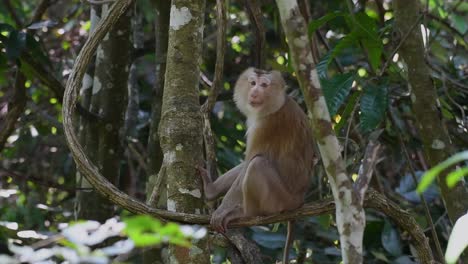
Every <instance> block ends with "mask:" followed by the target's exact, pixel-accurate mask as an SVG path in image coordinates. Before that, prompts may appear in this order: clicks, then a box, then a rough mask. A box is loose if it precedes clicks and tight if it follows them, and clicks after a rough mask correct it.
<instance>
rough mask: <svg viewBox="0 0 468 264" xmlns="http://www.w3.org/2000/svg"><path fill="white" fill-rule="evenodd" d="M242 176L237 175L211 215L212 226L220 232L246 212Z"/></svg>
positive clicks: (224, 230)
mask: <svg viewBox="0 0 468 264" xmlns="http://www.w3.org/2000/svg"><path fill="white" fill-rule="evenodd" d="M241 182H242V176H240V177H237V178H236V179H235V181H234V182H233V183H232V185H231V187H230V189H229V190H228V192H227V193H226V195H225V196H224V198H223V201H222V202H221V205H220V206H219V207H218V208H217V209H216V210H215V211H214V212H213V214H212V215H211V222H210V224H211V226H212V227H213V229H215V230H216V231H218V232H222V233H224V232H226V229H227V225H228V224H229V222H230V221H232V220H234V219H237V218H239V217H241V216H242V215H243V214H244V211H243V209H242V192H241V186H240V184H241Z"/></svg>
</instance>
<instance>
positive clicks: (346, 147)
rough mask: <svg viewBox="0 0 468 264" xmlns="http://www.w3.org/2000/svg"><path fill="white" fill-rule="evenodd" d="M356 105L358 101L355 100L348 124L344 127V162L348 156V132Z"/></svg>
mask: <svg viewBox="0 0 468 264" xmlns="http://www.w3.org/2000/svg"><path fill="white" fill-rule="evenodd" d="M358 105H359V103H358V102H357V101H356V104H355V105H354V107H353V111H351V116H350V117H349V118H348V120H349V124H348V128H347V129H346V136H345V143H344V154H343V158H344V160H345V162H346V159H347V158H348V157H347V156H348V140H349V133H350V131H351V125H352V124H353V119H354V113H355V112H356V110H357V107H358Z"/></svg>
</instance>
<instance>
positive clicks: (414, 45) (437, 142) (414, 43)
mask: <svg viewBox="0 0 468 264" xmlns="http://www.w3.org/2000/svg"><path fill="white" fill-rule="evenodd" d="M419 5H420V2H419V1H407V0H395V1H394V9H395V30H396V31H397V32H398V33H399V35H400V36H406V35H407V34H408V37H407V38H406V39H405V40H403V41H404V42H403V43H402V45H401V49H400V50H399V53H400V54H401V56H402V58H403V59H404V61H405V62H406V65H407V68H408V81H409V85H410V87H411V101H412V104H413V112H414V114H415V116H416V124H417V127H418V130H419V135H420V137H421V140H422V143H423V148H424V152H425V155H426V158H427V161H428V163H429V165H430V166H431V167H433V166H435V165H437V164H439V163H440V162H442V161H444V160H445V159H447V158H448V157H449V156H450V155H451V154H452V149H451V148H452V144H451V140H450V136H449V134H448V131H447V128H446V126H445V124H444V122H443V120H442V114H441V112H440V110H439V108H438V107H439V106H440V102H439V99H438V97H437V91H436V89H435V86H434V83H433V82H432V79H431V74H430V70H429V67H428V66H427V65H426V62H425V58H424V50H425V48H424V44H423V38H422V34H421V30H420V27H419V23H420V22H419V21H420V19H419V13H420V12H419V11H420V6H419ZM416 23H417V24H418V25H416V26H414V25H415V24H416ZM410 30H412V31H411V32H410V33H408V32H409V31H410ZM438 182H439V187H440V190H441V195H442V199H443V200H444V203H445V206H446V208H447V213H448V215H449V218H450V220H451V221H452V223H455V221H456V220H457V219H458V218H459V217H460V216H463V215H464V214H465V213H466V212H467V211H468V188H467V187H466V184H465V182H464V181H460V182H459V183H458V184H457V185H456V186H455V187H454V188H452V189H449V188H448V186H447V182H446V174H445V173H441V174H440V175H439V177H438Z"/></svg>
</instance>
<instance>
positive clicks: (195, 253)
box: [159, 0, 210, 263]
mask: <svg viewBox="0 0 468 264" xmlns="http://www.w3.org/2000/svg"><path fill="white" fill-rule="evenodd" d="M204 10H205V1H204V0H197V1H188V0H173V1H172V4H171V12H170V14H171V17H170V22H169V45H168V51H167V65H166V73H165V82H164V92H163V103H162V110H161V123H160V125H159V135H160V142H161V148H162V150H163V153H164V159H163V165H162V167H164V169H163V170H162V171H164V172H165V175H166V183H167V209H168V210H169V211H173V212H185V213H195V214H201V213H202V209H203V207H204V202H203V200H202V190H201V182H200V179H199V177H197V175H198V170H197V166H200V165H202V164H203V160H202V158H203V131H202V128H203V123H202V115H201V112H200V103H199V89H198V84H199V76H200V66H199V65H200V62H201V54H202V53H201V51H202V43H203V22H204V12H205V11H204ZM206 245H207V244H206V241H205V240H202V241H201V242H198V243H196V244H194V245H193V246H192V247H191V248H183V247H178V246H170V247H169V261H170V263H208V262H209V256H210V253H209V251H208V250H207V247H206Z"/></svg>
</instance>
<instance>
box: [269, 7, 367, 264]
mask: <svg viewBox="0 0 468 264" xmlns="http://www.w3.org/2000/svg"><path fill="white" fill-rule="evenodd" d="M276 3H277V5H278V9H279V13H280V17H281V24H282V25H283V29H284V32H285V34H286V38H287V40H288V46H289V50H290V51H291V57H292V58H291V59H292V61H293V66H294V69H295V72H296V74H297V79H298V81H299V85H300V87H301V90H302V92H303V93H304V98H305V102H306V104H307V108H308V109H309V111H310V113H311V121H312V128H313V133H314V137H315V139H316V140H317V143H318V146H319V150H320V154H321V157H322V161H323V164H324V167H325V170H326V173H327V176H328V180H329V183H330V187H331V189H332V192H333V197H334V200H335V204H336V224H337V227H338V231H339V233H340V243H341V254H342V257H343V262H344V263H352V264H357V263H362V239H363V235H364V228H365V225H366V218H365V213H364V209H363V206H362V205H363V199H364V197H363V196H364V192H365V188H363V189H361V190H359V192H357V191H355V190H354V189H353V185H352V182H351V181H350V180H349V178H348V177H347V175H346V172H345V164H344V161H343V158H342V157H341V154H340V153H341V152H340V147H339V143H338V139H337V138H336V135H335V132H334V130H333V128H332V123H331V120H330V114H329V112H328V108H327V105H326V102H325V97H324V96H323V92H322V89H321V87H320V82H319V78H318V74H317V69H316V68H315V63H314V59H313V56H312V51H311V49H310V41H309V38H308V37H307V25H306V22H305V20H304V18H303V17H302V15H301V13H300V11H299V7H298V5H297V1H293V0H276ZM365 187H367V186H365Z"/></svg>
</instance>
